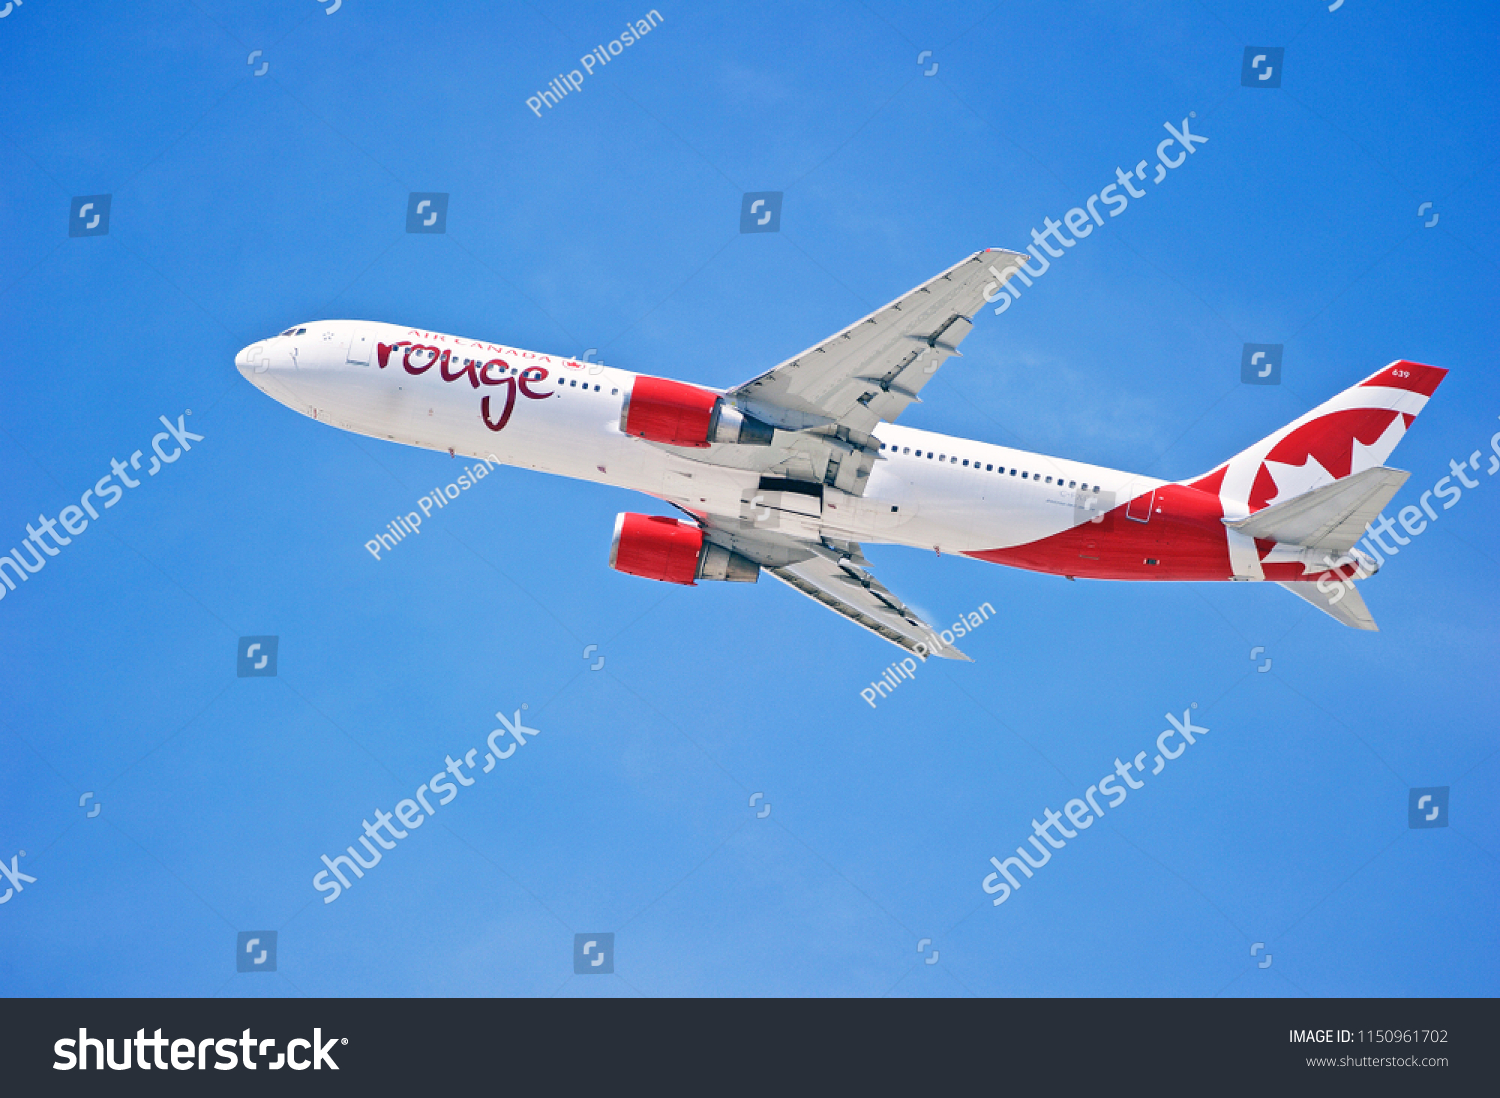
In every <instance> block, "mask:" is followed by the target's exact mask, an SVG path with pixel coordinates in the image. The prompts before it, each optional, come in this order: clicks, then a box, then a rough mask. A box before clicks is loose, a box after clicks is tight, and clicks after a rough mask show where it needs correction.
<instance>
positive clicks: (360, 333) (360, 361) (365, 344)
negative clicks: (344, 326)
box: [347, 328, 375, 366]
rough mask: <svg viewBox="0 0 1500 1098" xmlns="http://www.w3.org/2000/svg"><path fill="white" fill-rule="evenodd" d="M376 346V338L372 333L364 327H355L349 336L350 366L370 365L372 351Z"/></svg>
mask: <svg viewBox="0 0 1500 1098" xmlns="http://www.w3.org/2000/svg"><path fill="white" fill-rule="evenodd" d="M374 346H375V340H374V338H373V337H372V336H371V335H370V333H369V332H368V331H367V330H365V329H363V328H356V329H354V331H353V333H352V334H351V335H350V336H349V357H348V360H347V361H348V363H349V365H350V366H368V365H369V364H370V351H371V349H372V348H373V347H374Z"/></svg>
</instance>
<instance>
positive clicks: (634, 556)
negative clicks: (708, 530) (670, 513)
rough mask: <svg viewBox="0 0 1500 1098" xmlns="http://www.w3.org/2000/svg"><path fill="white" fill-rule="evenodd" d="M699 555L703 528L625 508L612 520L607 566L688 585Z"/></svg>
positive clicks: (692, 577)
mask: <svg viewBox="0 0 1500 1098" xmlns="http://www.w3.org/2000/svg"><path fill="white" fill-rule="evenodd" d="M702 555H703V531H702V530H701V529H700V528H699V527H697V526H694V525H693V524H692V523H691V522H679V521H678V520H677V519H674V518H663V517H662V516H660V515H637V514H632V513H631V512H629V511H626V512H624V513H622V514H621V515H620V516H619V517H618V518H616V519H615V540H614V542H613V543H612V544H611V545H610V547H609V566H610V567H611V568H613V569H615V570H616V571H618V572H628V573H629V574H630V575H632V576H644V577H645V578H646V579H654V580H665V581H666V582H667V583H686V584H690V585H691V584H692V582H693V580H695V579H696V578H697V576H698V558H699V557H700V556H702Z"/></svg>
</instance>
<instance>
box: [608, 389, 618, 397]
mask: <svg viewBox="0 0 1500 1098" xmlns="http://www.w3.org/2000/svg"><path fill="white" fill-rule="evenodd" d="M609 395H610V396H619V395H620V390H618V389H611V390H610V391H609Z"/></svg>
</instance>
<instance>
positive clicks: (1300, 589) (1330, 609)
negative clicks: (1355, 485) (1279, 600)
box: [1277, 469, 1405, 633]
mask: <svg viewBox="0 0 1500 1098" xmlns="http://www.w3.org/2000/svg"><path fill="white" fill-rule="evenodd" d="M1370 471H1371V472H1374V470H1373V469H1372V470H1370ZM1402 479H1405V474H1402ZM1277 586H1278V587H1285V588H1286V589H1287V590H1288V591H1290V592H1291V593H1292V594H1294V595H1296V596H1297V597H1298V598H1299V599H1305V600H1306V601H1308V602H1310V603H1312V604H1313V605H1314V606H1316V607H1317V608H1318V609H1319V610H1321V611H1323V613H1325V614H1327V615H1328V616H1329V617H1331V618H1334V619H1335V620H1337V621H1341V622H1343V623H1344V624H1345V625H1347V626H1349V627H1350V628H1351V629H1367V630H1369V631H1370V632H1372V633H1378V632H1379V631H1380V626H1378V625H1376V624H1375V619H1374V618H1373V617H1371V616H1370V611H1369V608H1368V607H1366V606H1365V600H1364V599H1363V598H1362V597H1361V596H1360V593H1359V591H1358V590H1356V589H1355V586H1354V584H1352V583H1342V584H1340V585H1339V586H1338V587H1337V588H1336V590H1337V591H1342V592H1343V594H1342V595H1341V596H1339V597H1338V601H1336V602H1335V601H1333V599H1331V598H1330V597H1329V596H1327V595H1325V594H1323V592H1322V591H1319V590H1318V585H1317V584H1316V583H1307V582H1305V581H1302V582H1296V583H1278V584H1277Z"/></svg>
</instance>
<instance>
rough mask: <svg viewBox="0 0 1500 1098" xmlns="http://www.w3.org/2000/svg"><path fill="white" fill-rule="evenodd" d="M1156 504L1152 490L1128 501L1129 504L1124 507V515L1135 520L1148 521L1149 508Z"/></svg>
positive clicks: (1149, 515)
mask: <svg viewBox="0 0 1500 1098" xmlns="http://www.w3.org/2000/svg"><path fill="white" fill-rule="evenodd" d="M1155 505H1156V492H1155V490H1152V491H1150V492H1147V493H1146V494H1145V495H1144V496H1136V497H1135V499H1133V500H1131V501H1130V506H1128V507H1126V508H1125V517H1126V518H1128V519H1135V521H1136V522H1149V521H1150V520H1151V510H1152V508H1153V507H1154V506H1155Z"/></svg>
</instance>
